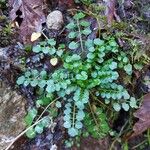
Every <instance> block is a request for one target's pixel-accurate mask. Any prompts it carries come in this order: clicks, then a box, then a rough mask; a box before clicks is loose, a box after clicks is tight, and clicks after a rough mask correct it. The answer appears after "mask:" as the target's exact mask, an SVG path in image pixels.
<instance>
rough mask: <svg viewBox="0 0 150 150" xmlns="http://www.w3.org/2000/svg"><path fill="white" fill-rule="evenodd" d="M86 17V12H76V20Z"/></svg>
mask: <svg viewBox="0 0 150 150" xmlns="http://www.w3.org/2000/svg"><path fill="white" fill-rule="evenodd" d="M84 17H85V14H84V13H82V12H80V13H77V14H75V15H74V17H73V18H74V19H76V20H79V19H82V18H84Z"/></svg>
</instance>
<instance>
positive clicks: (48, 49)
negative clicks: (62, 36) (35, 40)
mask: <svg viewBox="0 0 150 150" xmlns="http://www.w3.org/2000/svg"><path fill="white" fill-rule="evenodd" d="M64 49H65V45H64V44H60V45H59V46H58V48H56V41H55V40H54V39H48V40H47V41H43V42H40V43H39V44H38V45H36V46H34V47H33V52H35V53H43V54H45V55H53V56H59V57H61V56H62V54H63V51H64Z"/></svg>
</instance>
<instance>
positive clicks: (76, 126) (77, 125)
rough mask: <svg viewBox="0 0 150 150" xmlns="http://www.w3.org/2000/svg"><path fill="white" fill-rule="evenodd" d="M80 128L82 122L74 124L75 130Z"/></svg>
mask: <svg viewBox="0 0 150 150" xmlns="http://www.w3.org/2000/svg"><path fill="white" fill-rule="evenodd" d="M82 127H83V124H82V122H80V121H77V122H76V123H75V128H77V129H82Z"/></svg>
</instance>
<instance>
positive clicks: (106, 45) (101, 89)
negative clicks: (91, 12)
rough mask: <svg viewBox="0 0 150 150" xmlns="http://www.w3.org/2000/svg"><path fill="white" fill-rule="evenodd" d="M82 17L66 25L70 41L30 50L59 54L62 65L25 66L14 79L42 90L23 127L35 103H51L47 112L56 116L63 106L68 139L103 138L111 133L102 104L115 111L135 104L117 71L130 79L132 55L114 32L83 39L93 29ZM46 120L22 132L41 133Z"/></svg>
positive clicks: (30, 118) (33, 113)
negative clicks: (48, 69)
mask: <svg viewBox="0 0 150 150" xmlns="http://www.w3.org/2000/svg"><path fill="white" fill-rule="evenodd" d="M84 17H85V14H83V13H78V14H76V15H75V16H74V19H73V20H72V21H71V22H70V23H69V24H68V25H67V26H66V28H67V30H69V31H70V32H69V34H68V39H70V42H69V43H67V44H59V46H58V47H57V45H58V44H57V42H56V41H55V39H49V40H47V41H44V42H40V43H39V44H38V45H36V46H34V47H33V52H35V53H41V54H43V56H48V57H50V58H56V57H57V58H59V59H58V60H59V61H60V62H61V63H62V66H60V67H59V68H57V69H55V70H54V71H53V72H51V73H49V72H46V71H45V70H40V71H39V70H36V69H27V71H26V72H25V73H24V74H23V75H22V76H21V77H19V78H18V80H17V84H18V85H24V86H32V87H36V89H37V90H38V91H40V92H39V93H42V94H40V97H41V98H39V99H38V100H37V101H36V108H33V109H31V110H29V113H28V115H27V116H26V118H25V121H26V123H27V125H28V126H30V125H31V124H32V123H33V122H34V119H35V118H36V116H37V114H38V108H39V107H41V106H42V107H44V106H46V107H47V106H50V105H49V104H50V103H51V102H54V104H55V105H54V106H53V107H51V108H49V110H48V112H49V114H50V116H52V117H56V115H57V109H59V108H61V107H62V108H61V110H63V119H64V127H65V128H66V129H67V131H68V134H69V135H70V136H71V137H75V136H78V135H80V133H83V134H84V133H87V134H88V133H89V134H90V135H91V136H93V137H94V138H102V137H104V136H106V135H107V134H108V133H109V131H110V127H109V124H108V120H107V114H106V113H105V111H104V110H105V109H107V107H108V108H109V109H111V111H113V109H114V111H117V112H118V111H120V110H121V109H124V110H125V111H128V110H129V109H130V108H137V107H138V106H137V104H136V102H137V101H136V99H135V98H134V94H132V93H129V92H128V88H127V86H126V84H125V83H124V82H123V81H122V75H123V76H125V77H129V78H130V77H131V75H132V73H133V69H134V64H133V63H134V62H133V61H132V59H131V58H132V57H131V54H130V53H128V52H126V51H123V50H122V49H121V48H119V45H118V44H117V42H116V39H115V36H110V35H106V34H105V35H103V36H102V37H101V38H95V39H93V40H90V39H88V35H89V34H90V33H91V32H92V31H91V29H90V23H89V22H87V21H86V20H85V19H84ZM67 48H68V49H69V51H66V49H67ZM136 63H137V61H136ZM54 98H57V100H54ZM112 108H113V109H112ZM52 112H53V113H52ZM48 120H49V119H46V120H45V123H40V124H38V125H37V126H36V127H35V128H34V129H32V131H31V132H30V131H29V132H28V133H27V136H28V137H30V138H32V137H34V136H35V134H36V133H41V132H42V131H43V128H44V127H47V126H48V123H49V122H50V121H48ZM83 127H84V128H83Z"/></svg>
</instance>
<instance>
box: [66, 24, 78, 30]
mask: <svg viewBox="0 0 150 150" xmlns="http://www.w3.org/2000/svg"><path fill="white" fill-rule="evenodd" d="M75 27H76V24H75V23H74V22H70V23H69V24H68V25H67V26H66V28H67V29H70V30H71V29H74V28H75Z"/></svg>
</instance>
